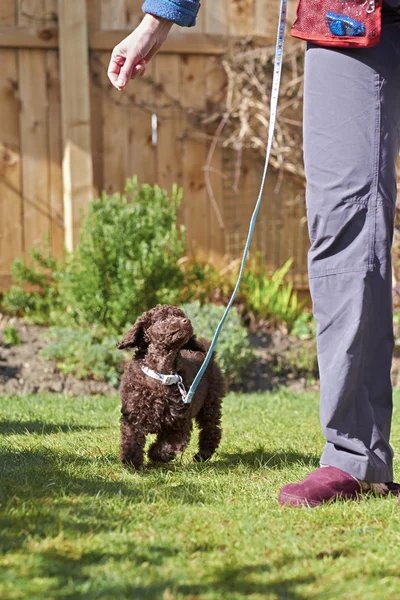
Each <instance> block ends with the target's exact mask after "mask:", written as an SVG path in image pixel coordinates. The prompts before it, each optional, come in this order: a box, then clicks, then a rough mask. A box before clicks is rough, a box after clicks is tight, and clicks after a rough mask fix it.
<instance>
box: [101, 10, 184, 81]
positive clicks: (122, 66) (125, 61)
mask: <svg viewBox="0 0 400 600" xmlns="http://www.w3.org/2000/svg"><path fill="white" fill-rule="evenodd" d="M172 25H173V23H172V21H167V19H161V18H159V17H154V16H153V15H149V14H146V15H145V16H144V18H143V20H142V22H141V23H140V25H139V26H138V27H137V28H136V29H135V30H134V31H133V32H132V33H131V34H130V35H128V37H126V38H125V39H124V40H122V42H120V43H119V44H118V46H115V48H114V50H113V52H112V55H111V60H110V65H109V67H108V77H109V79H110V81H111V83H112V84H113V86H114V87H116V88H117V90H119V91H120V92H121V91H122V90H123V89H124V88H125V86H126V84H127V83H128V81H129V80H130V79H135V77H138V76H140V75H143V74H144V72H145V70H146V65H147V63H148V62H149V60H151V59H152V58H153V56H154V55H155V54H157V52H158V51H159V49H160V48H161V46H162V45H163V43H164V42H165V40H166V39H167V37H168V33H169V31H170V29H171V27H172Z"/></svg>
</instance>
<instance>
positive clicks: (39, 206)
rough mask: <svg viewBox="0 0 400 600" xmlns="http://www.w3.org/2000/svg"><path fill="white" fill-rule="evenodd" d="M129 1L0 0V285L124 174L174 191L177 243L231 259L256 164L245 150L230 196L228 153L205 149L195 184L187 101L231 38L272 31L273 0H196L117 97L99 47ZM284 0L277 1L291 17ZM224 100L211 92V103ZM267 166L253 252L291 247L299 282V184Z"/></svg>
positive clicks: (69, 232) (211, 81)
mask: <svg viewBox="0 0 400 600" xmlns="http://www.w3.org/2000/svg"><path fill="white" fill-rule="evenodd" d="M141 4H142V0H87V1H86V3H85V2H83V1H82V0H1V2H0V63H1V65H2V68H1V70H0V291H1V290H4V289H6V288H7V287H8V286H9V284H10V275H9V273H10V266H11V264H12V261H13V260H14V259H15V258H16V257H21V256H27V255H28V253H29V250H30V249H31V248H32V247H33V246H38V245H42V244H43V240H44V239H45V237H46V236H47V237H48V241H49V244H50V248H51V251H52V253H53V254H54V256H58V257H60V256H62V254H63V251H64V247H65V246H66V247H67V248H72V247H73V246H74V245H75V244H76V241H77V238H78V234H79V224H80V219H81V209H82V208H83V209H84V208H85V206H86V205H87V203H88V201H89V200H90V198H91V197H93V195H94V194H97V193H98V192H99V191H101V190H102V189H106V190H109V191H113V190H121V189H122V188H123V184H124V181H125V179H126V178H127V177H129V176H132V175H134V174H136V175H137V176H138V178H139V181H141V182H148V183H158V184H159V185H161V186H163V187H166V188H167V189H170V188H171V185H172V184H173V183H174V182H176V183H178V184H180V185H182V187H183V189H184V201H183V205H182V213H181V220H182V222H183V223H184V224H185V226H186V228H187V237H188V244H189V246H188V252H189V254H190V255H191V256H196V257H197V258H199V259H201V260H210V261H214V262H218V261H219V260H220V259H221V258H222V257H224V256H227V255H228V256H230V257H234V258H235V257H237V256H238V255H239V253H240V251H241V249H242V247H243V242H244V236H245V232H246V229H247V224H248V220H249V218H250V215H251V211H252V208H253V206H254V202H255V198H256V193H257V191H258V186H259V181H260V175H261V168H262V165H261V161H260V160H259V159H257V158H255V157H254V156H252V155H245V156H244V158H243V164H242V175H241V178H240V186H239V190H238V191H233V188H234V185H233V179H234V165H235V160H236V159H235V156H234V153H233V152H232V151H225V150H224V151H223V150H221V149H218V150H217V151H216V153H215V154H214V158H213V163H212V165H211V167H212V170H211V183H212V187H213V191H214V194H215V199H216V202H217V204H218V207H219V210H220V213H221V214H222V218H223V223H224V227H223V228H222V227H221V225H220V223H219V222H218V219H217V218H216V212H215V210H214V209H213V207H212V203H211V201H210V196H209V193H208V192H207V188H206V184H205V178H204V165H205V163H206V157H207V152H208V149H209V145H210V141H209V140H206V139H205V138H204V136H202V135H200V134H193V133H190V132H192V129H193V128H192V127H191V119H190V115H191V110H198V109H204V110H205V109H206V108H207V103H208V101H209V99H210V97H212V96H213V97H215V94H216V93H217V92H218V91H219V90H221V89H222V88H223V83H224V75H223V71H222V69H221V68H220V64H219V62H220V61H219V58H220V56H221V54H223V53H224V52H225V51H226V49H227V44H228V43H229V40H230V39H231V38H232V37H235V36H247V35H258V36H263V37H264V38H265V39H266V40H268V39H270V40H272V39H273V37H274V35H275V30H276V22H277V16H278V8H279V1H278V0H274V1H273V2H269V1H268V0H218V1H217V2H215V1H213V0H203V2H202V10H201V12H200V15H199V22H198V26H197V28H195V29H179V28H174V30H173V34H172V35H171V37H170V39H169V40H168V42H167V43H166V45H165V47H164V48H163V50H162V52H161V53H160V54H159V55H158V56H157V57H156V58H155V60H154V61H153V62H152V63H151V65H150V66H149V68H148V71H147V72H146V78H143V79H140V80H139V81H135V82H134V83H131V84H130V86H129V89H128V91H127V92H126V93H124V94H119V93H118V92H117V91H115V90H113V89H111V87H110V85H109V84H108V81H107V77H106V67H107V64H108V61H109V57H110V52H111V50H112V48H113V47H114V46H115V45H116V44H117V43H118V42H119V41H120V40H121V39H122V38H123V37H125V35H127V33H128V32H129V31H131V30H132V28H133V27H134V26H136V25H137V24H138V22H139V20H140V18H141V15H142V13H141ZM294 5H295V0H292V2H291V3H290V11H291V12H290V15H289V19H290V18H292V17H293V12H294ZM222 100H223V97H222V95H221V101H222ZM276 183H277V176H276V174H274V173H273V172H271V176H270V178H269V184H268V190H267V192H266V197H265V201H264V205H263V207H262V210H261V213H260V217H259V223H258V226H257V232H256V240H255V242H254V248H257V249H258V250H260V251H261V253H262V254H263V256H264V257H265V260H266V262H267V263H268V265H269V266H270V267H271V268H276V267H278V266H280V265H282V264H283V262H285V260H286V259H287V258H289V257H291V256H294V257H295V259H296V261H295V265H294V269H293V272H292V275H293V278H294V280H295V282H296V283H297V284H298V285H299V286H301V285H304V284H305V282H306V275H305V272H306V265H305V257H306V250H307V245H308V239H307V232H306V227H305V224H304V222H305V219H304V213H305V211H304V206H303V204H304V202H303V192H302V190H299V189H298V188H297V187H296V185H295V184H294V183H293V182H292V181H290V180H287V181H286V180H285V181H284V182H283V183H282V185H281V186H280V187H279V192H277V193H275V188H276Z"/></svg>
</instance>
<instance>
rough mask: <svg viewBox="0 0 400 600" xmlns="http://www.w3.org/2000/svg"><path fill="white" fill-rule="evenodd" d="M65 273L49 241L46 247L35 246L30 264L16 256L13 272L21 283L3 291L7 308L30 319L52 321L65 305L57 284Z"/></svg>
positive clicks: (14, 313)
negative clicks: (55, 257) (54, 256)
mask: <svg viewBox="0 0 400 600" xmlns="http://www.w3.org/2000/svg"><path fill="white" fill-rule="evenodd" d="M64 274H65V267H64V266H63V264H62V263H60V262H57V261H56V260H55V259H54V258H52V257H51V256H50V250H49V246H48V243H47V242H46V243H45V248H44V250H43V251H42V250H39V249H38V248H33V249H32V250H31V252H30V264H28V263H27V262H25V261H24V260H21V259H17V260H15V261H14V263H13V265H12V268H11V275H12V278H13V280H14V281H15V282H16V283H17V284H18V285H14V286H12V288H11V289H10V291H9V292H6V293H5V294H4V297H3V302H2V305H3V307H4V309H5V310H6V311H7V312H9V313H11V314H13V315H19V316H23V317H24V318H25V319H26V321H27V322H30V323H37V324H41V325H44V324H48V323H50V322H51V321H52V320H53V319H54V318H55V317H54V315H55V314H56V313H59V312H60V311H61V310H62V308H63V306H62V299H61V298H60V295H59V291H58V285H59V282H60V280H61V279H62V278H63V276H64ZM27 288H28V290H27ZM29 288H30V289H29Z"/></svg>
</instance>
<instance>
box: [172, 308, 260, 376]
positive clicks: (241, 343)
mask: <svg viewBox="0 0 400 600" xmlns="http://www.w3.org/2000/svg"><path fill="white" fill-rule="evenodd" d="M181 308H182V310H183V311H184V312H185V314H186V316H187V317H188V318H189V319H190V320H191V322H192V324H193V327H194V330H195V333H196V335H197V336H198V337H204V338H206V339H209V340H211V339H212V337H213V336H214V333H215V329H216V328H217V326H218V323H219V322H220V320H221V318H222V315H223V314H224V310H225V308H224V307H223V306H217V305H215V304H205V305H204V306H202V305H201V304H200V302H199V301H195V302H192V303H190V304H183V305H182V307H181ZM216 356H217V359H218V364H219V366H220V367H221V369H222V372H223V373H224V375H225V376H226V378H227V380H228V382H229V383H239V382H240V381H241V380H242V376H243V373H244V370H245V369H246V367H248V366H249V364H250V363H251V362H252V360H253V358H254V353H253V350H252V348H251V346H250V343H249V340H248V336H247V330H246V329H245V327H243V325H242V324H241V321H240V316H239V314H238V312H237V310H236V309H235V308H232V310H231V311H230V313H229V315H228V317H227V319H226V321H225V325H224V328H223V329H222V332H221V335H220V338H219V340H218V345H217V348H216Z"/></svg>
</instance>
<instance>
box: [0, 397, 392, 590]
mask: <svg viewBox="0 0 400 600" xmlns="http://www.w3.org/2000/svg"><path fill="white" fill-rule="evenodd" d="M396 406H397V410H396V411H395V419H394V432H393V444H394V446H395V448H397V450H398V451H399V453H400V417H399V414H400V411H399V408H400V395H399V394H398V395H397V396H396ZM118 419H119V404H118V398H116V397H114V398H79V399H70V398H65V397H45V396H35V397H30V398H23V399H18V398H13V399H6V398H1V399H0V434H2V435H1V444H0V452H1V456H0V466H1V490H0V502H1V505H0V544H1V547H2V557H1V558H0V567H1V572H0V597H1V599H2V600H5V599H11V598H13V599H14V598H27V599H29V600H34V599H43V598H71V599H75V598H85V599H94V598H109V599H113V600H119V599H124V598H129V599H136V598H140V599H141V598H149V599H157V598H160V599H162V600H178V599H185V600H195V599H199V598H201V599H204V600H219V599H222V598H228V599H229V600H239V599H242V598H251V599H254V600H256V599H264V598H283V599H302V598H304V599H307V600H308V599H310V598H332V599H333V598H335V599H336V598H348V599H352V600H353V599H361V598H362V599H363V600H368V599H370V598H371V599H372V598H374V599H375V598H376V599H382V598H383V599H386V598H388V599H389V598H390V599H391V600H392V599H400V508H399V507H398V506H397V500H396V499H395V498H390V499H377V498H368V499H364V500H362V501H360V502H358V503H337V504H335V505H331V506H324V507H321V508H318V509H313V510H312V509H301V510H293V509H287V508H286V509H282V508H280V507H279V506H278V503H277V496H278V491H279V488H280V486H281V485H283V484H285V483H287V482H289V481H295V480H297V479H298V478H302V477H304V476H305V475H306V474H307V473H308V472H309V471H310V470H311V469H312V468H314V467H315V466H316V465H317V464H318V455H319V452H320V450H321V447H322V437H321V434H320V431H319V423H318V399H317V396H316V395H315V394H306V393H302V394H293V393H291V392H290V393H289V392H287V391H283V392H279V393H276V394H260V395H248V396H240V395H233V394H232V395H230V396H228V397H227V399H226V401H225V408H224V438H223V444H222V445H221V447H220V450H219V451H218V453H217V455H216V456H215V457H214V459H213V460H212V461H211V462H210V463H206V464H203V465H198V464H193V463H192V462H191V456H192V454H193V452H194V447H193V446H192V447H191V448H190V449H189V450H188V451H187V452H186V453H185V455H184V456H183V458H182V459H179V460H177V461H176V462H175V463H173V464H171V465H169V466H167V467H156V468H154V467H153V468H148V469H147V470H145V471H144V472H142V473H139V474H136V473H131V472H127V471H125V470H123V469H122V468H121V466H120V464H119V460H118V438H119V431H118ZM193 442H195V440H193ZM397 475H398V476H399V477H400V463H399V460H398V459H397Z"/></svg>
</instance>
